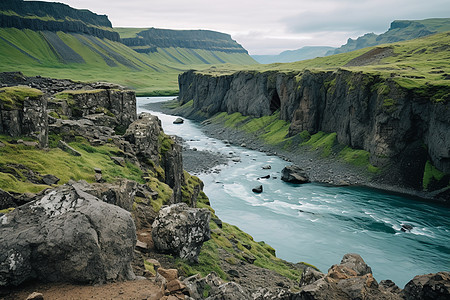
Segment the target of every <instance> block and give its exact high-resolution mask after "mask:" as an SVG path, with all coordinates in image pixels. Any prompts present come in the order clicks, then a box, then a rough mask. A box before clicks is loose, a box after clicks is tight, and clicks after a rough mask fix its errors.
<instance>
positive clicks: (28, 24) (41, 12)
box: [0, 0, 120, 42]
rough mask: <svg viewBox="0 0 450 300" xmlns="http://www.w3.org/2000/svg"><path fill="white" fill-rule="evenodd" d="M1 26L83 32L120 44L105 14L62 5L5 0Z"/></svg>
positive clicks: (0, 16)
mask: <svg viewBox="0 0 450 300" xmlns="http://www.w3.org/2000/svg"><path fill="white" fill-rule="evenodd" d="M0 27H13V28H18V29H31V30H35V31H53V32H57V31H63V32H74V33H84V34H88V35H93V36H96V37H99V38H107V39H109V40H112V41H116V42H118V41H120V37H119V34H118V33H117V32H114V31H113V30H112V26H111V22H110V21H109V19H108V17H107V16H106V15H97V14H95V13H93V12H91V11H89V10H78V9H75V8H72V7H70V6H68V5H66V4H62V3H52V2H42V1H22V0H3V1H1V2H0Z"/></svg>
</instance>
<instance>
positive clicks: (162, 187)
mask: <svg viewBox="0 0 450 300" xmlns="http://www.w3.org/2000/svg"><path fill="white" fill-rule="evenodd" d="M147 179H148V182H147V185H148V186H149V187H150V189H152V191H155V192H157V193H158V197H157V198H156V200H152V201H151V205H152V207H153V210H154V211H159V210H160V209H161V207H162V206H163V205H165V204H168V203H169V201H170V199H171V198H172V195H173V190H172V189H171V188H170V187H169V186H168V185H167V184H165V183H164V182H161V181H159V180H158V179H157V178H155V177H150V178H147Z"/></svg>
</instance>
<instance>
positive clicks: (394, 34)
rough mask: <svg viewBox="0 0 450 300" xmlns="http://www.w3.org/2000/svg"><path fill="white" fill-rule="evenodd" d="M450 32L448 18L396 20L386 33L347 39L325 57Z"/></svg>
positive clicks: (368, 34) (449, 19) (367, 34)
mask: <svg viewBox="0 0 450 300" xmlns="http://www.w3.org/2000/svg"><path fill="white" fill-rule="evenodd" d="M449 30H450V18H434V19H425V20H397V21H393V22H392V23H391V26H390V28H389V30H388V31H386V32H385V33H382V34H380V35H378V34H375V33H366V34H365V35H363V36H360V37H358V38H357V39H355V40H353V39H351V38H350V39H348V41H347V43H346V44H345V45H342V46H341V47H339V48H337V49H335V50H331V51H329V52H328V53H327V55H332V54H339V53H345V52H350V51H353V50H358V49H362V48H366V47H371V46H376V45H381V44H387V43H395V42H400V41H407V40H412V39H416V38H419V37H424V36H427V35H431V34H435V33H439V32H445V31H449Z"/></svg>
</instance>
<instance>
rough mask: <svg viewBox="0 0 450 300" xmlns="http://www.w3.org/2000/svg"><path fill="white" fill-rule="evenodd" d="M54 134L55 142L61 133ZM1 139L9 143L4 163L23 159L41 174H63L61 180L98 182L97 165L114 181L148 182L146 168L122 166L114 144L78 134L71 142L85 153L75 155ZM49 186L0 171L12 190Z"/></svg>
mask: <svg viewBox="0 0 450 300" xmlns="http://www.w3.org/2000/svg"><path fill="white" fill-rule="evenodd" d="M51 137H52V138H51V141H52V143H53V144H54V143H57V140H58V139H59V138H60V137H59V136H57V135H52V136H51ZM0 140H1V141H2V142H3V143H4V144H5V147H1V148H0V165H4V166H6V165H10V164H17V163H20V164H21V165H23V166H25V167H26V168H29V169H30V170H32V171H34V172H37V173H39V174H52V175H55V176H56V177H58V178H60V181H59V183H58V184H65V183H67V182H68V181H69V180H71V179H72V180H82V179H83V180H86V181H88V182H94V181H95V178H94V176H95V172H94V168H100V169H102V175H103V179H105V180H106V181H107V182H114V181H115V180H116V179H117V178H128V179H130V180H135V181H137V182H140V183H144V179H143V172H142V171H141V170H140V169H139V168H138V167H137V166H135V165H134V164H132V163H130V162H127V163H126V166H125V167H122V166H118V165H116V164H115V163H114V162H113V161H112V160H111V158H110V157H111V156H118V155H120V154H121V150H120V149H118V148H117V147H115V146H112V145H103V146H98V147H93V146H91V145H89V144H88V143H87V142H86V141H85V140H84V139H82V138H78V139H77V140H78V141H76V142H72V143H69V145H70V146H72V147H73V148H75V149H76V150H77V151H79V152H80V153H81V154H82V156H81V157H75V156H72V155H70V154H68V153H66V152H64V151H62V150H61V149H59V148H50V150H41V149H35V148H33V147H25V146H23V145H20V144H11V143H9V142H8V139H5V138H2V137H0ZM19 173H20V172H19ZM48 187H49V186H47V185H43V184H33V183H31V182H29V181H27V180H26V178H24V177H19V178H16V177H15V176H13V175H12V173H4V172H3V173H1V172H0V188H1V189H3V190H6V191H8V192H16V193H26V192H30V193H36V192H39V191H41V190H43V189H45V188H48Z"/></svg>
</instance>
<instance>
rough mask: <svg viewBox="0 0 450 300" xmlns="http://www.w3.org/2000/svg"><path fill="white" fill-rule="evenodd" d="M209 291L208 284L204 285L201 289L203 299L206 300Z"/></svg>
mask: <svg viewBox="0 0 450 300" xmlns="http://www.w3.org/2000/svg"><path fill="white" fill-rule="evenodd" d="M210 291H211V286H210V285H209V284H206V285H205V286H204V287H203V294H202V295H203V299H206V298H208V296H209V293H210Z"/></svg>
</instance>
